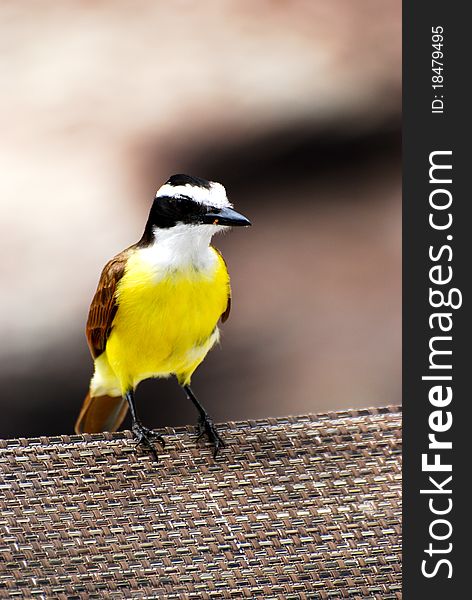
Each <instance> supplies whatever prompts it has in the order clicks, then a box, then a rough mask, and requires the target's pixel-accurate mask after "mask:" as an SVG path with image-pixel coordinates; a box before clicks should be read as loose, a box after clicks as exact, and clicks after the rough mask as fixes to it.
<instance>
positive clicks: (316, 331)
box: [0, 0, 401, 437]
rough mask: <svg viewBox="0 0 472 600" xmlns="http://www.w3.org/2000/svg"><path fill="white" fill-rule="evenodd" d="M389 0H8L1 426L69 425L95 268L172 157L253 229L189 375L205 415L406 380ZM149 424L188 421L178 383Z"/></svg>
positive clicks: (232, 256)
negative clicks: (217, 332) (206, 346)
mask: <svg viewBox="0 0 472 600" xmlns="http://www.w3.org/2000/svg"><path fill="white" fill-rule="evenodd" d="M400 10H401V4H400V0H384V1H383V2H378V1H377V0H357V1H356V2H352V1H350V0H330V1H329V2H328V1H326V0H306V1H301V0H300V1H290V2H288V1H271V2H269V1H260V2H251V1H249V0H226V1H221V2H220V1H217V0H215V1H209V0H207V1H199V2H196V1H195V2H191V1H183V0H182V1H176V2H170V3H167V2H153V1H137V0H128V1H123V0H114V1H113V2H111V1H105V2H101V3H96V2H91V1H85V0H84V1H76V2H72V3H69V2H67V3H59V2H54V1H52V0H51V1H49V2H48V1H46V0H44V1H42V2H40V3H28V4H27V5H26V4H23V3H19V2H14V1H4V2H2V3H1V5H0V22H1V32H0V33H1V35H0V44H1V47H2V51H1V52H0V72H1V77H0V87H1V90H0V92H1V94H0V121H1V129H0V130H1V138H0V155H1V159H0V160H1V165H2V169H1V177H0V194H1V195H0V197H1V200H0V203H1V204H0V217H1V221H0V223H1V225H0V226H1V232H0V233H1V235H0V244H1V257H2V259H1V265H0V268H1V280H2V293H1V298H0V327H1V339H2V343H1V344H0V385H1V395H2V399H1V402H2V404H3V407H2V418H1V422H0V436H3V437H5V436H31V435H39V434H54V433H68V432H71V431H72V427H73V423H74V420H75V417H76V415H77V411H78V410H79V407H80V404H81V402H82V398H83V396H84V394H85V392H86V389H87V386H88V380H89V378H90V376H91V369H92V362H91V359H90V357H89V354H88V349H87V346H86V342H85V337H84V333H83V330H84V323H85V320H86V316H87V311H88V306H89V302H90V299H91V297H92V295H93V292H94V290H95V287H96V284H97V281H98V277H99V273H100V270H101V268H102V266H103V265H104V263H105V262H106V260H107V259H109V258H110V257H111V256H113V255H114V254H116V253H117V252H118V251H120V250H121V249H122V248H124V247H126V246H128V245H129V244H131V243H133V242H135V241H136V240H137V239H138V238H139V237H140V235H141V232H142V229H143V227H144V223H145V219H146V216H147V212H148V209H149V206H150V203H151V201H152V198H153V195H154V193H155V190H156V189H157V188H158V187H159V186H160V185H161V184H162V183H163V182H164V181H165V180H166V179H167V178H168V177H169V175H171V174H172V173H178V172H183V173H190V174H194V175H198V176H201V177H205V178H208V179H213V180H216V181H221V182H222V183H223V184H224V185H225V186H226V188H227V190H228V193H229V196H230V199H231V200H232V201H233V202H234V204H235V206H236V208H238V209H240V210H241V211H242V212H243V213H245V214H247V216H249V217H250V218H251V220H252V221H253V227H252V228H251V229H247V230H234V231H233V232H231V233H230V234H229V235H227V236H224V237H220V238H217V239H216V245H217V246H218V247H219V248H221V250H222V251H223V253H224V255H225V258H226V259H227V262H228V264H229V267H230V272H231V275H232V284H233V310H232V315H231V318H230V320H229V322H228V323H227V324H226V325H225V326H223V335H222V344H221V347H219V348H216V349H215V350H213V352H212V353H211V354H210V355H209V356H208V357H207V359H206V361H205V362H204V364H203V365H202V366H201V367H200V368H199V370H198V371H197V373H196V375H195V377H194V381H193V384H194V389H195V391H196V393H197V395H198V396H199V398H200V399H201V401H202V402H203V404H204V405H205V406H206V407H207V409H208V410H209V411H210V412H211V413H212V414H213V416H214V417H215V420H218V421H219V420H226V419H239V418H252V417H265V416H277V415H283V414H296V413H303V412H307V411H310V412H316V411H325V410H331V409H338V408H346V407H360V406H373V405H385V404H388V403H395V402H399V400H400V385H401V381H400V318H401V312H400V297H401V289H400V275H401V274H400V234H401V230H400V227H401V224H400V190H401V187H400V184H401V181H400V135H399V130H400V90H401V87H400V86H401V80H400V76H401V39H400V37H401V31H400V24H401V21H400V19H401V14H400ZM138 403H139V404H138V405H139V408H140V409H141V412H142V415H143V418H144V419H145V422H146V424H147V425H150V426H156V427H157V426H160V425H175V424H183V423H193V422H194V421H195V420H196V415H195V414H194V410H193V407H192V406H190V405H188V403H187V402H186V400H185V398H184V396H183V394H182V392H181V391H180V390H179V389H178V387H177V385H176V384H175V382H173V381H170V380H167V381H151V382H146V383H144V384H143V385H142V386H141V387H140V389H139V392H138Z"/></svg>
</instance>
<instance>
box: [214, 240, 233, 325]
mask: <svg viewBox="0 0 472 600" xmlns="http://www.w3.org/2000/svg"><path fill="white" fill-rule="evenodd" d="M212 248H213V250H215V252H217V253H218V254H219V255H220V257H221V260H222V261H223V262H224V264H225V267H226V270H228V265H227V264H226V261H225V259H224V257H223V255H222V254H221V252H220V251H219V250H218V248H215V247H214V246H212ZM230 312H231V288H230V287H229V288H228V303H227V305H226V308H225V311H224V313H223V314H222V315H221V317H220V319H221V322H222V323H226V321H227V320H228V317H229V313H230Z"/></svg>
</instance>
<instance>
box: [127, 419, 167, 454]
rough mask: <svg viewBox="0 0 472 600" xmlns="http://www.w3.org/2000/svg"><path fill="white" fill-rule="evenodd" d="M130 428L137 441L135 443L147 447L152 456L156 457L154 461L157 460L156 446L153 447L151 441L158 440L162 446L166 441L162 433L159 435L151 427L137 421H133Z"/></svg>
mask: <svg viewBox="0 0 472 600" xmlns="http://www.w3.org/2000/svg"><path fill="white" fill-rule="evenodd" d="M131 429H132V431H133V433H134V437H135V438H136V441H137V444H136V445H139V444H142V445H143V446H145V447H146V448H148V449H149V450H150V451H151V453H152V455H153V456H154V458H155V459H156V461H158V460H159V457H158V456H157V452H156V448H155V447H154V444H153V442H159V443H160V444H161V446H162V447H163V448H164V446H165V445H166V443H165V441H164V438H163V437H162V435H159V434H158V433H155V432H154V431H153V430H152V429H149V428H148V427H145V426H144V425H143V424H142V423H140V422H139V421H135V422H134V423H133V425H132V427H131Z"/></svg>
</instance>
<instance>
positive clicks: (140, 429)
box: [125, 390, 165, 460]
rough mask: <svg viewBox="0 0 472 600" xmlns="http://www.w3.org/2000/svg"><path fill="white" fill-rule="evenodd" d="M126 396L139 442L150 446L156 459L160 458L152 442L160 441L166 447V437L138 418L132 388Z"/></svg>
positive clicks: (134, 431) (132, 427)
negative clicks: (146, 425)
mask: <svg viewBox="0 0 472 600" xmlns="http://www.w3.org/2000/svg"><path fill="white" fill-rule="evenodd" d="M125 398H126V400H127V402H128V406H129V410H130V413H131V419H132V421H133V424H132V425H131V430H132V432H133V433H134V436H135V438H136V439H137V441H138V444H142V445H143V446H146V448H148V449H149V450H150V451H151V452H152V454H153V456H154V458H155V459H156V460H159V459H158V456H157V452H156V449H155V448H154V445H153V443H152V442H154V441H158V442H159V443H160V444H161V445H162V447H164V446H165V442H164V438H163V437H162V436H161V435H159V434H158V433H155V432H154V431H153V430H152V429H149V428H148V427H145V426H144V425H143V424H142V423H141V421H140V420H139V419H138V417H137V414H136V404H135V401H134V392H133V391H132V390H129V391H128V392H126V394H125Z"/></svg>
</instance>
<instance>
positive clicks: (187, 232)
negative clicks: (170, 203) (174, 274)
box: [141, 224, 225, 272]
mask: <svg viewBox="0 0 472 600" xmlns="http://www.w3.org/2000/svg"><path fill="white" fill-rule="evenodd" d="M223 229H225V227H221V226H218V225H184V224H182V225H175V226H174V227H169V229H159V228H157V227H156V228H155V229H154V242H153V244H152V245H151V246H148V247H147V248H144V249H143V250H142V251H141V252H142V253H143V255H144V256H143V257H145V258H146V260H148V261H149V262H151V263H152V264H153V267H155V268H156V270H157V271H159V272H162V271H173V270H176V269H182V268H189V267H190V268H193V269H196V270H199V271H207V270H211V269H213V267H214V266H215V263H216V255H215V252H214V251H213V250H212V249H211V248H210V242H211V238H212V236H213V235H214V234H215V233H217V232H218V231H221V230H223Z"/></svg>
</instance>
